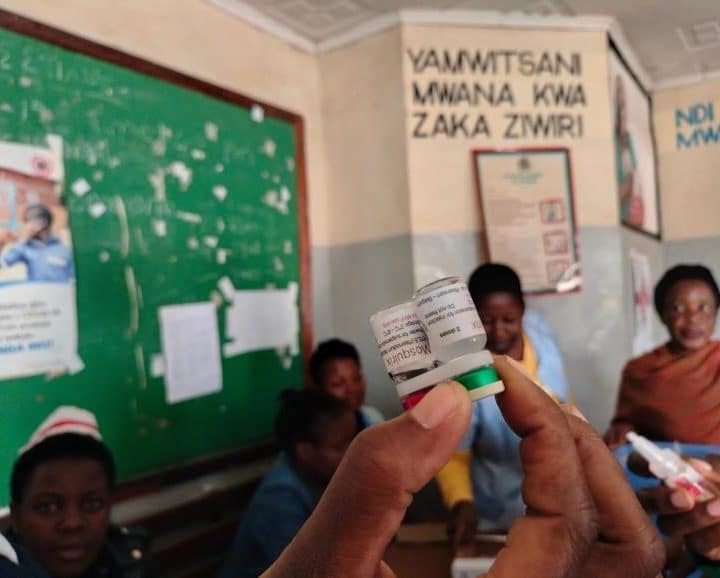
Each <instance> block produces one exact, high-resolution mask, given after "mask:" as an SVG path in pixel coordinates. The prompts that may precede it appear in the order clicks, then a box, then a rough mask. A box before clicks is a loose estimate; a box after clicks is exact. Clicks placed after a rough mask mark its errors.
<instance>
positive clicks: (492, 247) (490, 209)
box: [472, 148, 582, 293]
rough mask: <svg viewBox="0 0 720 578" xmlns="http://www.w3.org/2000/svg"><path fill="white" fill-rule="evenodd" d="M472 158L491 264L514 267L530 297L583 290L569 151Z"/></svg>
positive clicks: (495, 152) (480, 154)
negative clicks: (531, 294)
mask: <svg viewBox="0 0 720 578" xmlns="http://www.w3.org/2000/svg"><path fill="white" fill-rule="evenodd" d="M472 154H473V166H474V169H475V179H476V186H477V191H478V195H479V197H480V209H481V217H482V221H483V225H484V226H483V230H484V237H485V250H486V255H487V257H488V259H489V260H491V261H495V262H499V263H506V264H508V265H510V266H512V267H513V268H514V269H515V270H516V271H517V272H518V274H519V275H520V278H521V279H522V283H523V287H524V289H525V291H526V292H528V293H548V292H552V293H557V292H561V293H562V292H566V291H572V290H575V289H578V288H579V287H580V285H581V282H582V278H581V273H580V263H579V257H578V248H577V239H576V234H575V207H574V197H573V185H572V174H571V170H570V153H569V151H568V149H566V148H542V149H540V148H537V149H514V150H475V151H473V153H472Z"/></svg>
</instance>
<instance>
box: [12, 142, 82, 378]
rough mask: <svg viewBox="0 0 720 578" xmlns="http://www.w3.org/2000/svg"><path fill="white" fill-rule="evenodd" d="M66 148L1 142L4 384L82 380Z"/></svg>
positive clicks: (57, 144) (60, 145)
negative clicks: (42, 378)
mask: <svg viewBox="0 0 720 578" xmlns="http://www.w3.org/2000/svg"><path fill="white" fill-rule="evenodd" d="M63 180H64V170H63V157H62V140H61V139H60V138H59V137H56V136H50V137H48V139H47V146H36V145H26V144H23V143H10V142H0V379H7V378H12V377H19V376H23V375H35V374H61V373H65V372H72V373H74V372H77V371H79V370H80V369H82V362H81V361H80V359H79V357H78V355H77V339H78V336H77V312H76V303H75V262H74V257H73V248H72V239H71V235H70V226H69V222H68V212H67V209H66V208H65V206H64V205H63V202H62V200H63V197H62V194H63Z"/></svg>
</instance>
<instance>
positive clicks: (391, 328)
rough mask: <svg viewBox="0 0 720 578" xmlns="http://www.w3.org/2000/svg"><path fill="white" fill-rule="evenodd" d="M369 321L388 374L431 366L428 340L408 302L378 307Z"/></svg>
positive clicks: (393, 374)
mask: <svg viewBox="0 0 720 578" xmlns="http://www.w3.org/2000/svg"><path fill="white" fill-rule="evenodd" d="M371 323H372V327H373V331H374V333H375V339H376V341H377V344H378V349H379V350H380V355H381V356H382V360H383V362H384V363H385V368H386V369H387V371H388V373H389V374H390V376H391V377H394V376H395V375H397V374H398V373H402V372H404V371H408V370H411V369H426V368H429V367H432V366H433V363H434V357H433V355H432V353H431V351H430V343H429V341H428V338H427V335H426V334H425V330H424V329H423V327H422V324H421V323H420V320H419V319H418V317H417V314H416V313H415V308H414V307H413V304H412V303H407V304H405V305H400V306H397V307H391V308H390V309H386V310H383V311H378V313H376V314H375V315H373V317H372V319H371Z"/></svg>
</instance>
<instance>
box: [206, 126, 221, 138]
mask: <svg viewBox="0 0 720 578" xmlns="http://www.w3.org/2000/svg"><path fill="white" fill-rule="evenodd" d="M219 132H220V131H219V129H218V125H216V124H215V123H214V122H209V121H208V122H206V123H205V138H206V139H208V140H209V141H211V142H215V141H217V139H218V133H219Z"/></svg>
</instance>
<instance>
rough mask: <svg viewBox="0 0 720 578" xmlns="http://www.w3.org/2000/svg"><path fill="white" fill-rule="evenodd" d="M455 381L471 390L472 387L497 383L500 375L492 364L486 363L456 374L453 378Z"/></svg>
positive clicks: (477, 387)
mask: <svg viewBox="0 0 720 578" xmlns="http://www.w3.org/2000/svg"><path fill="white" fill-rule="evenodd" d="M455 381H459V382H460V383H462V384H463V385H464V386H465V389H467V390H468V391H472V390H474V389H479V388H481V387H485V386H486V385H491V384H493V383H497V382H498V381H500V377H499V376H498V374H497V372H496V371H495V368H494V367H493V366H492V365H486V366H484V367H480V368H479V369H475V370H473V371H468V372H467V373H463V374H462V375H458V376H457V377H456V378H455Z"/></svg>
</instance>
